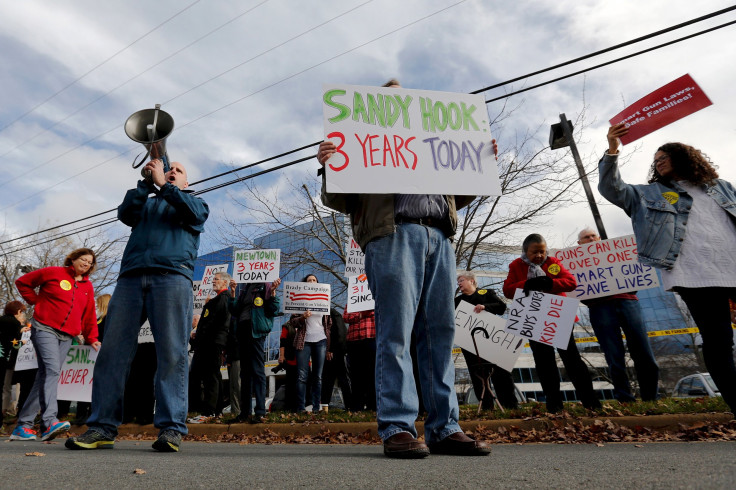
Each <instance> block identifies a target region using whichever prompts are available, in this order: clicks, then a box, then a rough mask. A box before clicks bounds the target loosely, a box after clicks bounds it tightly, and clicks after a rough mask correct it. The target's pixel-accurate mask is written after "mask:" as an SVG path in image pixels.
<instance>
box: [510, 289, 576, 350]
mask: <svg viewBox="0 0 736 490" xmlns="http://www.w3.org/2000/svg"><path fill="white" fill-rule="evenodd" d="M578 303H579V301H578V300H576V299H574V298H568V297H565V296H557V295H556V294H546V293H542V292H540V291H530V292H529V296H524V290H522V289H517V290H516V294H514V301H513V303H511V306H509V309H508V312H509V317H508V320H507V321H506V327H505V328H504V330H506V331H507V332H511V333H513V334H514V335H518V336H520V337H524V338H526V339H528V340H536V341H537V342H539V343H540V344H545V345H551V346H554V347H557V348H558V349H562V350H566V349H567V344H568V343H569V342H570V334H571V333H572V328H573V324H574V323H575V314H576V312H577V310H578Z"/></svg>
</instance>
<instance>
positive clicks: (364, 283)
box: [346, 274, 376, 313]
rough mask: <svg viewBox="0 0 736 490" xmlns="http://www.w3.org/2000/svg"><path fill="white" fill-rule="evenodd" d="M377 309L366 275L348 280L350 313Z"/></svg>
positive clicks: (348, 306) (348, 309) (347, 308)
mask: <svg viewBox="0 0 736 490" xmlns="http://www.w3.org/2000/svg"><path fill="white" fill-rule="evenodd" d="M375 308H376V302H375V301H374V300H373V294H372V293H371V290H370V288H369V287H368V278H367V277H366V275H365V274H362V275H360V276H352V277H349V278H348V305H347V307H346V310H347V312H348V313H356V312H358V311H369V310H374V309H375Z"/></svg>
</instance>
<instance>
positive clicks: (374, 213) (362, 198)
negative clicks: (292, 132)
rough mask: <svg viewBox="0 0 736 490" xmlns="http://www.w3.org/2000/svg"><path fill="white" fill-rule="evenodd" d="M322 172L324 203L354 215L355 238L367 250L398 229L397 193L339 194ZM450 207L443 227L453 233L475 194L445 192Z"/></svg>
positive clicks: (351, 221) (446, 231)
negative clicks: (331, 189) (395, 217)
mask: <svg viewBox="0 0 736 490" xmlns="http://www.w3.org/2000/svg"><path fill="white" fill-rule="evenodd" d="M321 170H322V169H321ZM320 173H321V175H322V203H324V205H325V206H328V207H330V208H332V209H334V210H335V211H339V212H341V213H345V214H349V215H350V224H351V226H352V228H353V238H355V241H356V242H358V245H360V248H361V249H362V250H363V251H364V252H365V246H366V245H368V242H370V241H371V240H373V239H374V238H379V237H382V236H386V235H390V234H392V233H394V232H395V231H396V222H395V220H394V195H395V194H335V193H331V192H327V190H326V189H327V180H326V177H325V173H324V172H323V171H321V172H320ZM444 198H445V201H447V206H448V208H449V210H450V211H449V213H450V216H449V218H450V219H449V222H448V223H447V224H446V226H445V227H443V229H442V231H443V232H444V233H445V235H446V236H447V237H451V236H453V235H454V234H455V232H456V231H457V210H458V209H462V208H463V207H465V206H467V205H468V204H470V203H471V201H472V200H473V199H475V196H444Z"/></svg>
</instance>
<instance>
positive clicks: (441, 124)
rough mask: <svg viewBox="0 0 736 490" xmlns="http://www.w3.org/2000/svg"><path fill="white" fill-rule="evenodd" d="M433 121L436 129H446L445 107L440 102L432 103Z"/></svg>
mask: <svg viewBox="0 0 736 490" xmlns="http://www.w3.org/2000/svg"><path fill="white" fill-rule="evenodd" d="M432 116H433V118H434V123H435V124H436V125H437V129H439V130H440V131H444V130H445V129H447V107H445V104H443V103H442V102H439V101H437V102H435V103H434V110H433V111H432Z"/></svg>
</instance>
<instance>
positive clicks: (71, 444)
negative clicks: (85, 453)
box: [64, 429, 115, 449]
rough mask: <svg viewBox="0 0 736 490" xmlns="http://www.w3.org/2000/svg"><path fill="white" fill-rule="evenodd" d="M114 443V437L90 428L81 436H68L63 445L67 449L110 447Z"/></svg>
mask: <svg viewBox="0 0 736 490" xmlns="http://www.w3.org/2000/svg"><path fill="white" fill-rule="evenodd" d="M114 444H115V439H111V438H109V437H107V436H105V435H103V434H100V433H99V432H97V431H96V430H92V429H90V430H88V431H87V432H85V433H84V434H82V435H81V436H77V437H70V438H68V439H67V440H66V442H65V443H64V446H66V448H67V449H112V448H113V445H114Z"/></svg>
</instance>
